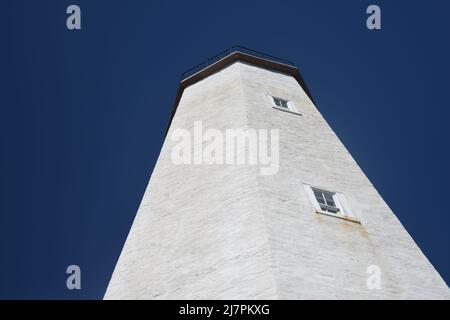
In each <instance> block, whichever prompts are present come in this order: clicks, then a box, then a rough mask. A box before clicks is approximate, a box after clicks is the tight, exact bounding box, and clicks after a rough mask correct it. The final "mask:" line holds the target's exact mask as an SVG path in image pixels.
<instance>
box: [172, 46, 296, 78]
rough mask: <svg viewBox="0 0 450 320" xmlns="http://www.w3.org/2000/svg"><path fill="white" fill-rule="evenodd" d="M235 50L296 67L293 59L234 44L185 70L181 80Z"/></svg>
mask: <svg viewBox="0 0 450 320" xmlns="http://www.w3.org/2000/svg"><path fill="white" fill-rule="evenodd" d="M233 52H242V53H246V54H249V55H252V56H255V57H259V58H263V59H267V60H272V61H275V62H278V63H283V64H287V65H290V66H293V67H295V64H294V63H293V62H291V61H288V60H285V59H281V58H277V57H274V56H272V55H270V54H266V53H263V52H260V51H256V50H252V49H249V48H246V47H243V46H232V47H231V48H228V49H226V50H224V51H222V52H221V53H219V54H216V55H215V56H214V57H212V58H209V59H207V60H205V61H203V62H202V63H199V64H198V65H196V66H193V67H192V68H189V69H188V70H186V71H185V72H183V73H182V74H181V81H183V80H184V79H186V78H189V77H190V76H192V75H194V74H196V73H197V72H199V71H200V70H202V69H204V68H206V67H208V66H210V65H212V64H213V63H216V62H217V61H219V60H221V59H223V58H225V57H226V56H228V55H230V54H232V53H233Z"/></svg>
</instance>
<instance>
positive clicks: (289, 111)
mask: <svg viewBox="0 0 450 320" xmlns="http://www.w3.org/2000/svg"><path fill="white" fill-rule="evenodd" d="M272 108H274V109H277V110H281V111H284V112H287V113H292V114H296V115H298V116H301V115H302V114H301V113H299V112H296V111H292V110H287V109H284V108H280V107H275V106H272Z"/></svg>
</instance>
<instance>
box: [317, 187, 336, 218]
mask: <svg viewBox="0 0 450 320" xmlns="http://www.w3.org/2000/svg"><path fill="white" fill-rule="evenodd" d="M312 190H313V192H314V196H315V197H316V200H317V202H318V203H319V206H320V209H321V210H323V211H325V212H331V213H338V212H340V209H339V208H338V207H337V206H336V202H335V201H334V199H333V197H334V196H335V193H334V192H330V191H325V190H321V189H316V188H312Z"/></svg>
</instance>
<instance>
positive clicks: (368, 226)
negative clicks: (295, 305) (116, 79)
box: [105, 62, 450, 299]
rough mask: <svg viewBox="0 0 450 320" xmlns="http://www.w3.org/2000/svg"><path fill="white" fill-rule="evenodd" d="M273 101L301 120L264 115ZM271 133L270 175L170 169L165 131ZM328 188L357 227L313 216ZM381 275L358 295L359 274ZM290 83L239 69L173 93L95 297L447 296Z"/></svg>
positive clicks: (232, 169) (242, 169)
mask: <svg viewBox="0 0 450 320" xmlns="http://www.w3.org/2000/svg"><path fill="white" fill-rule="evenodd" d="M271 95H275V96H279V97H284V98H286V99H287V100H289V101H291V102H292V103H293V105H295V107H296V109H297V111H298V112H299V113H300V114H301V115H297V114H291V113H287V112H282V111H280V110H277V109H274V108H272V106H271V104H270V101H269V99H268V98H267V97H268V96H271ZM197 120H202V121H203V126H204V128H205V129H206V128H215V129H219V130H223V131H225V129H228V128H246V127H247V128H255V129H259V128H262V129H271V128H274V129H280V170H279V172H278V174H276V175H273V176H261V175H260V174H259V170H258V168H256V167H252V166H248V165H175V164H173V163H172V162H171V159H170V152H171V148H172V147H173V145H174V142H172V141H170V134H171V132H172V131H173V130H174V129H175V128H185V129H188V130H191V129H192V126H193V124H194V121H197ZM304 184H307V185H313V186H314V185H317V186H322V187H324V188H325V187H326V188H329V189H330V190H337V191H339V193H341V194H343V195H345V199H346V202H347V203H348V204H347V205H348V206H349V207H351V208H352V211H353V214H354V215H355V216H357V217H358V219H360V220H361V222H362V224H361V225H360V224H356V223H353V222H349V221H345V220H342V219H336V218H333V217H328V216H324V215H319V214H317V213H315V208H314V207H313V205H312V204H311V201H310V199H309V197H308V194H307V193H306V191H305V188H304ZM370 265H376V266H379V267H380V269H381V289H380V290H368V288H367V286H366V282H367V276H368V275H367V272H366V270H367V267H368V266H370ZM449 298H450V292H449V289H448V287H447V285H446V284H445V282H444V281H443V280H442V278H441V277H440V276H439V274H438V273H437V272H436V270H435V269H434V268H433V266H432V265H431V264H430V262H429V261H428V260H427V258H426V257H425V256H424V255H423V254H422V252H421V251H420V249H419V248H418V247H417V245H416V244H415V243H414V241H413V239H412V238H411V237H410V236H409V234H408V233H407V232H406V230H405V229H404V228H403V227H402V225H401V223H400V222H399V220H398V219H397V218H396V217H395V215H394V214H393V213H392V211H391V210H390V208H389V207H388V206H387V205H386V203H385V202H384V201H383V199H382V198H381V196H380V195H379V194H378V193H377V191H376V190H375V188H374V187H373V185H372V184H371V183H370V181H369V180H368V179H367V177H366V176H365V175H364V173H363V172H362V170H361V169H360V168H359V167H358V165H357V164H356V162H355V161H354V160H353V158H352V157H351V155H350V154H349V153H348V151H347V150H346V149H345V147H344V146H343V145H342V143H341V142H340V141H339V139H338V138H337V136H336V135H335V134H334V133H333V131H332V129H331V128H330V127H329V126H328V124H327V123H326V121H325V120H324V119H323V117H322V116H321V114H320V113H319V112H318V110H317V109H316V107H315V106H314V104H313V103H312V102H311V100H310V99H309V98H308V96H307V95H306V94H305V92H304V91H303V89H302V88H301V86H300V85H299V84H298V82H297V81H296V80H295V79H294V78H293V77H292V76H289V75H285V74H282V73H278V72H275V71H270V70H266V69H263V68H260V67H257V66H253V65H249V64H246V63H243V62H235V63H233V64H232V65H230V66H228V67H226V68H225V69H223V70H221V71H219V72H217V73H215V74H213V75H211V76H209V77H207V78H205V79H203V80H201V81H199V82H197V83H195V84H193V85H191V86H190V87H188V88H186V89H185V90H184V93H183V96H182V98H181V100H180V103H179V107H178V110H177V112H176V115H175V117H174V119H173V121H172V125H171V128H170V129H169V133H168V135H167V138H166V140H165V142H164V145H163V148H162V150H161V153H160V156H159V159H158V161H157V164H156V166H155V168H154V171H153V174H152V177H151V179H150V182H149V185H148V187H147V190H146V192H145V195H144V197H143V199H142V203H141V205H140V208H139V210H138V213H137V215H136V218H135V221H134V223H133V226H132V228H131V230H130V233H129V235H128V238H127V240H126V243H125V246H124V248H123V251H122V253H121V255H120V258H119V261H118V263H117V266H116V268H115V270H114V273H113V276H112V279H111V281H110V283H109V286H108V289H107V292H106V294H105V299H449Z"/></svg>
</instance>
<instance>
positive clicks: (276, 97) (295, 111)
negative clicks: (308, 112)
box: [268, 95, 301, 115]
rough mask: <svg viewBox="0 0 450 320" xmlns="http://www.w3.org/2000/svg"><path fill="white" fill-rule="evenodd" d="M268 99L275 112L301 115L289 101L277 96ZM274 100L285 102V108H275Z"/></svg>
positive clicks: (269, 96)
mask: <svg viewBox="0 0 450 320" xmlns="http://www.w3.org/2000/svg"><path fill="white" fill-rule="evenodd" d="M268 98H269V100H270V104H271V106H272V108H274V109H277V110H281V111H285V112H289V113H293V114H297V115H301V113H300V112H298V109H297V107H296V106H295V104H294V103H293V102H292V101H291V100H289V99H286V98H281V97H279V96H274V95H268ZM275 99H278V100H281V101H286V103H287V108H284V107H280V106H277V105H276V104H275Z"/></svg>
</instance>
